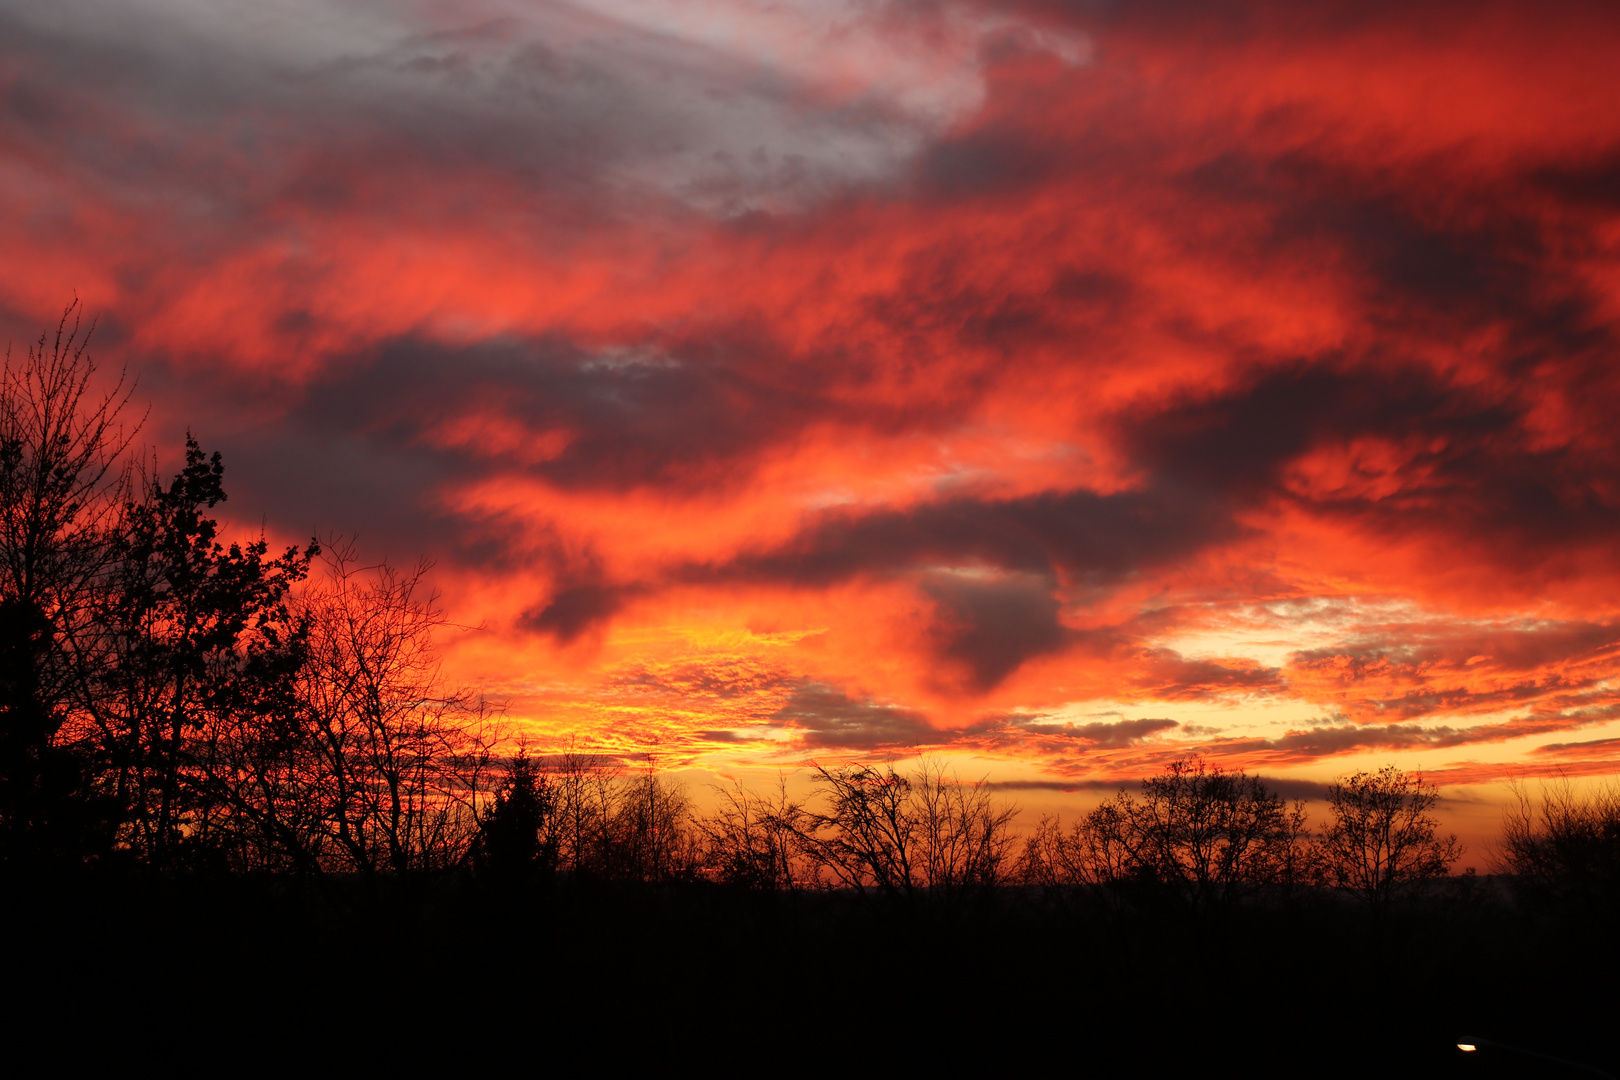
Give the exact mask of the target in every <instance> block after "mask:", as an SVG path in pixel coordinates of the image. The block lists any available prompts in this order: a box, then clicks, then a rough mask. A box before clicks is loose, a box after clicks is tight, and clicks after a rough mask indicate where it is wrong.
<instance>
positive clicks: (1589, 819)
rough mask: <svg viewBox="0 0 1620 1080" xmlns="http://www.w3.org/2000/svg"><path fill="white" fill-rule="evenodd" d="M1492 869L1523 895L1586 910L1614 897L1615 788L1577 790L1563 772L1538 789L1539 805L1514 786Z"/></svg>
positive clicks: (1619, 859)
mask: <svg viewBox="0 0 1620 1080" xmlns="http://www.w3.org/2000/svg"><path fill="white" fill-rule="evenodd" d="M1513 793H1514V795H1515V797H1516V798H1515V803H1514V805H1513V806H1512V807H1510V808H1509V809H1508V812H1507V814H1506V815H1505V817H1504V820H1503V822H1502V840H1501V845H1500V847H1499V849H1498V851H1497V853H1496V856H1495V860H1494V862H1495V869H1496V870H1497V871H1498V872H1499V873H1504V874H1509V875H1511V876H1512V879H1513V882H1514V888H1515V890H1516V892H1517V893H1518V894H1519V895H1520V897H1522V898H1523V899H1525V900H1528V901H1530V902H1532V903H1538V904H1549V905H1552V906H1554V907H1557V908H1564V909H1569V910H1575V911H1581V912H1584V913H1587V914H1597V913H1603V914H1607V913H1609V912H1612V911H1613V909H1614V904H1615V902H1616V900H1617V898H1620V787H1616V786H1615V785H1613V784H1610V785H1608V786H1605V787H1602V788H1599V789H1597V790H1595V791H1592V792H1591V793H1589V794H1586V795H1582V794H1580V793H1579V792H1577V791H1576V790H1575V788H1574V786H1573V785H1572V784H1571V783H1570V781H1569V778H1568V777H1559V778H1558V779H1557V780H1554V781H1552V782H1550V783H1548V784H1546V785H1545V786H1544V787H1543V788H1542V790H1541V799H1540V803H1539V805H1538V804H1537V803H1536V801H1535V800H1533V799H1531V797H1530V795H1529V793H1528V792H1527V791H1525V789H1524V788H1523V787H1522V786H1519V785H1515V786H1514V791H1513Z"/></svg>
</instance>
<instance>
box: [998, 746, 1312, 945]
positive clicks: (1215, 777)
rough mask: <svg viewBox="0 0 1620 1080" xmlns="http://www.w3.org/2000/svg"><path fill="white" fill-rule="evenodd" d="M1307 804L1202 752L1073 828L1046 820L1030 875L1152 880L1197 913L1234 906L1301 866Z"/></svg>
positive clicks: (1055, 881)
mask: <svg viewBox="0 0 1620 1080" xmlns="http://www.w3.org/2000/svg"><path fill="white" fill-rule="evenodd" d="M1304 822H1305V809H1304V807H1303V805H1301V804H1297V803H1296V804H1295V805H1294V806H1293V807H1289V806H1287V805H1286V804H1285V803H1284V802H1283V800H1282V798H1281V796H1279V795H1277V794H1276V793H1275V792H1272V791H1271V790H1269V789H1268V788H1267V787H1266V786H1265V784H1264V783H1263V782H1262V781H1261V780H1260V779H1259V777H1254V776H1249V775H1247V774H1245V773H1242V772H1238V773H1230V772H1226V771H1225V770H1223V769H1220V768H1219V767H1214V766H1211V765H1210V764H1209V763H1208V762H1207V761H1206V760H1205V759H1204V757H1203V756H1202V755H1194V756H1192V757H1187V758H1183V759H1181V760H1179V761H1174V762H1171V763H1170V764H1169V765H1168V766H1166V768H1165V771H1164V773H1163V775H1161V776H1156V777H1149V778H1147V779H1145V780H1143V781H1142V790H1141V794H1140V795H1139V796H1133V795H1130V794H1127V793H1123V792H1122V793H1121V794H1119V795H1118V796H1116V797H1115V798H1114V799H1112V800H1110V801H1108V802H1105V803H1103V804H1102V805H1101V806H1098V807H1097V808H1095V809H1094V810H1092V811H1091V813H1089V814H1087V815H1086V816H1085V818H1084V819H1082V820H1081V821H1080V822H1078V823H1077V824H1076V825H1075V826H1074V827H1073V829H1072V830H1071V831H1070V832H1069V834H1067V835H1064V834H1063V833H1062V831H1061V830H1060V829H1059V827H1058V825H1057V823H1056V822H1055V821H1046V822H1043V823H1042V824H1041V825H1040V826H1039V827H1038V828H1037V830H1036V832H1035V833H1034V835H1033V836H1031V837H1030V838H1029V839H1028V840H1027V841H1026V842H1025V847H1024V859H1023V872H1024V876H1025V879H1026V880H1029V881H1031V882H1033V883H1036V884H1043V885H1070V886H1072V885H1107V886H1116V887H1117V886H1122V885H1131V884H1136V885H1147V886H1152V887H1153V890H1155V891H1158V892H1161V893H1168V894H1169V895H1171V896H1174V897H1176V898H1177V899H1178V900H1179V902H1180V903H1181V904H1182V905H1183V906H1184V907H1185V909H1186V910H1187V911H1189V912H1191V913H1192V914H1194V915H1195V916H1201V915H1205V914H1209V913H1215V912H1219V911H1222V910H1225V909H1227V908H1229V907H1231V906H1232V905H1233V904H1234V903H1236V902H1237V901H1239V900H1241V899H1242V898H1244V897H1246V896H1249V895H1252V894H1253V893H1254V892H1256V891H1257V890H1259V889H1261V888H1263V887H1265V886H1268V885H1287V884H1291V883H1292V882H1293V880H1294V878H1295V877H1296V875H1297V874H1298V872H1299V870H1300V867H1301V862H1302V860H1301V857H1300V856H1301V851H1300V845H1301V839H1302V836H1303V832H1304Z"/></svg>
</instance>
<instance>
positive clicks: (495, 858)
mask: <svg viewBox="0 0 1620 1080" xmlns="http://www.w3.org/2000/svg"><path fill="white" fill-rule="evenodd" d="M556 810H557V799H556V792H555V791H554V790H553V789H552V786H551V784H550V783H549V782H548V779H547V777H546V776H545V774H544V773H542V772H541V771H540V769H539V767H538V766H537V765H536V764H535V761H534V759H533V758H531V757H530V756H529V752H528V748H527V747H520V748H519V749H518V752H517V753H516V754H515V755H513V756H512V757H511V758H510V759H509V760H508V761H507V763H506V779H505V780H504V781H503V782H502V783H501V786H500V788H499V789H498V790H497V791H496V792H495V798H494V801H493V802H492V804H491V806H490V808H489V810H487V811H486V812H485V813H484V815H483V820H482V822H481V823H480V828H479V838H478V844H479V861H480V863H481V868H482V869H483V870H485V871H486V872H488V873H489V874H491V875H492V876H493V877H494V878H495V879H496V880H497V881H500V882H501V883H503V884H512V885H521V884H524V883H526V882H528V881H530V880H532V879H534V878H535V877H536V876H540V875H545V874H548V873H549V872H550V871H551V870H552V869H554V868H555V867H556V863H557V841H556V838H555V831H556V829H555V824H556Z"/></svg>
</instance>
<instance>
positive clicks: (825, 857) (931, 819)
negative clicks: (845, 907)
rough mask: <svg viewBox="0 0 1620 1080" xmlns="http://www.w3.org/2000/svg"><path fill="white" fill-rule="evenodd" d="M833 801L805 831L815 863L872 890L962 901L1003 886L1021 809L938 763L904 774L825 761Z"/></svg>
mask: <svg viewBox="0 0 1620 1080" xmlns="http://www.w3.org/2000/svg"><path fill="white" fill-rule="evenodd" d="M816 780H817V781H818V783H820V785H821V786H822V792H823V796H824V798H825V800H826V803H825V808H824V809H822V810H820V811H814V810H807V811H805V812H804V814H803V818H802V820H803V821H804V822H805V823H806V824H805V826H804V827H803V828H802V830H801V833H800V839H801V845H802V849H803V850H804V852H805V854H806V855H807V856H808V857H809V858H810V860H811V861H812V862H813V863H814V864H815V865H817V866H818V867H820V868H821V869H822V870H823V871H824V872H826V874H827V875H828V876H829V878H830V879H831V881H832V882H834V883H835V884H837V885H839V886H842V887H845V888H850V889H853V890H855V891H856V892H857V893H859V894H860V895H862V896H873V895H875V896H882V897H884V898H886V899H888V900H891V901H903V902H905V903H907V904H917V903H919V902H924V901H927V902H930V903H932V904H933V905H935V906H943V907H947V908H950V907H954V906H956V905H957V904H959V902H960V901H962V900H964V899H965V898H967V897H968V896H970V895H973V894H976V893H982V892H983V891H984V890H986V889H989V888H991V887H993V886H995V885H998V884H1001V883H1002V882H1003V880H1004V878H1005V876H1006V868H1007V863H1008V856H1009V855H1010V852H1011V849H1012V843H1013V841H1012V837H1011V831H1010V828H1011V823H1012V819H1013V817H1014V816H1015V815H1016V814H1017V810H1016V809H1014V808H1012V807H1007V806H999V805H997V804H995V803H994V802H993V801H992V800H991V798H990V795H989V789H988V788H986V787H985V786H984V785H983V784H974V785H967V784H962V783H960V782H959V781H958V780H957V779H956V778H955V777H954V776H950V775H947V774H946V772H945V770H944V768H943V767H942V766H941V765H940V764H939V763H938V762H934V761H924V762H923V763H922V765H921V767H920V768H919V769H918V771H917V773H916V774H915V775H913V776H911V777H907V776H903V775H901V774H900V773H898V772H897V771H895V768H894V766H893V765H884V766H881V767H878V766H869V765H847V766H843V767H841V768H827V767H825V766H819V765H818V766H816Z"/></svg>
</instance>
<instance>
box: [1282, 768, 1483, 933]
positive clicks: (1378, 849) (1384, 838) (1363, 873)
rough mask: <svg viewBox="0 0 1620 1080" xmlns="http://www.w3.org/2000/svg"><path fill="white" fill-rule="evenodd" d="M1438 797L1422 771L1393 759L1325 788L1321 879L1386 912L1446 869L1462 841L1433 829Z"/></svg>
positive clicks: (1317, 852)
mask: <svg viewBox="0 0 1620 1080" xmlns="http://www.w3.org/2000/svg"><path fill="white" fill-rule="evenodd" d="M1439 798H1440V793H1439V792H1438V791H1437V790H1436V789H1435V787H1434V786H1433V785H1432V784H1426V783H1425V782H1424V780H1423V776H1422V774H1421V773H1407V772H1404V771H1402V770H1401V769H1399V768H1396V767H1395V766H1394V765H1386V766H1385V767H1384V768H1382V769H1379V770H1378V771H1377V772H1358V773H1356V774H1355V775H1353V776H1349V777H1344V778H1342V779H1341V780H1340V782H1339V783H1336V784H1334V785H1333V786H1332V787H1330V788H1329V789H1328V810H1329V814H1330V817H1329V820H1328V824H1327V827H1326V828H1325V829H1324V830H1323V831H1322V834H1321V835H1320V836H1319V837H1317V838H1316V840H1315V841H1314V843H1313V845H1312V854H1313V860H1314V862H1315V864H1316V866H1317V867H1318V870H1319V873H1320V874H1321V876H1322V879H1323V880H1324V881H1325V882H1326V883H1327V884H1329V885H1332V886H1334V887H1336V888H1339V889H1343V890H1345V891H1347V892H1349V893H1351V894H1352V895H1354V896H1356V897H1357V898H1358V899H1360V900H1361V901H1362V902H1363V903H1365V904H1366V905H1367V906H1368V907H1369V908H1371V909H1372V910H1374V911H1376V912H1380V913H1381V912H1384V911H1386V910H1388V908H1389V907H1390V905H1391V904H1392V903H1394V902H1395V901H1396V900H1398V899H1400V898H1401V897H1402V896H1405V895H1407V894H1409V893H1410V892H1411V891H1412V890H1413V889H1414V888H1415V887H1416V886H1417V885H1418V884H1419V883H1421V882H1423V881H1426V880H1429V879H1430V878H1436V877H1443V876H1444V875H1445V873H1446V871H1447V870H1448V869H1449V868H1450V867H1451V864H1452V863H1454V862H1456V861H1457V859H1458V858H1459V857H1460V856H1461V854H1462V848H1461V847H1460V846H1459V845H1458V843H1457V838H1456V837H1455V836H1446V837H1441V836H1438V835H1436V829H1437V828H1438V827H1439V822H1438V821H1436V820H1435V819H1434V817H1432V816H1431V815H1430V813H1429V811H1430V810H1432V809H1433V807H1434V804H1435V803H1436V802H1437V801H1439Z"/></svg>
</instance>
